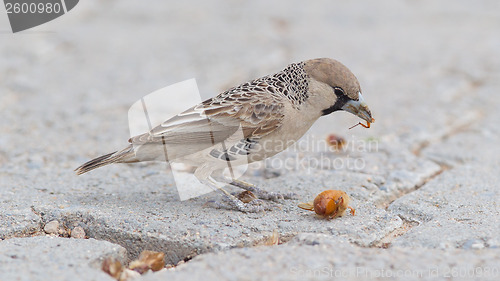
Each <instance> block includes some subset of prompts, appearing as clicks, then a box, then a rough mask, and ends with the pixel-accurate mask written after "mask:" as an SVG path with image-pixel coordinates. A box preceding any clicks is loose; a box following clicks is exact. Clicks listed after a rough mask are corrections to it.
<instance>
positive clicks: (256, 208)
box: [206, 196, 279, 213]
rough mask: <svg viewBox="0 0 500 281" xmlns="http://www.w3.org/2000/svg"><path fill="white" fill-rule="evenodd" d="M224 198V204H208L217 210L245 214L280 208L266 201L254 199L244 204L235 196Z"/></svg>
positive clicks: (216, 202) (213, 202) (214, 202)
mask: <svg viewBox="0 0 500 281" xmlns="http://www.w3.org/2000/svg"><path fill="white" fill-rule="evenodd" d="M222 198H223V200H222V202H221V201H210V202H207V204H208V205H211V206H212V207H214V208H217V209H229V210H238V211H240V212H243V213H260V212H264V211H271V210H273V209H276V208H279V207H278V206H275V205H273V204H270V203H268V202H265V201H264V200H261V199H254V200H252V201H250V202H248V203H244V202H242V201H240V200H239V199H237V198H236V197H234V196H231V197H229V196H224V197H222ZM207 204H206V205H207Z"/></svg>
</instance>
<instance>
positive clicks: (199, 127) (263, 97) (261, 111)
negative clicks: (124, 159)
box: [129, 82, 284, 146]
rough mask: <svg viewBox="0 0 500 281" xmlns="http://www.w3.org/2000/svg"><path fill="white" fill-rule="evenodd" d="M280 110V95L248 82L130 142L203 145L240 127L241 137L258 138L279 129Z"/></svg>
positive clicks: (225, 136) (223, 138) (213, 142)
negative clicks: (256, 88)
mask: <svg viewBox="0 0 500 281" xmlns="http://www.w3.org/2000/svg"><path fill="white" fill-rule="evenodd" d="M260 84H262V82H260ZM245 86H246V87H245ZM283 111H284V105H283V102H282V101H281V100H280V98H279V96H277V95H275V94H273V93H269V92H267V91H262V90H261V91H259V90H257V91H255V85H252V84H251V83H248V84H244V85H242V86H240V87H236V88H233V89H230V90H228V91H226V92H224V93H222V94H220V95H218V96H217V97H215V98H212V99H209V100H206V101H204V102H203V103H201V104H199V105H197V106H195V107H192V108H190V109H188V110H186V111H184V112H182V113H180V114H178V115H176V116H174V117H172V118H170V119H169V120H167V121H165V122H163V123H162V124H161V125H159V126H157V127H155V128H153V129H152V130H151V131H150V132H149V133H146V134H143V135H139V136H136V137H133V138H131V139H130V140H129V142H131V143H132V144H145V143H166V144H186V145H193V144H200V145H202V146H206V145H207V144H212V145H213V144H216V143H219V142H222V141H224V140H226V139H227V138H228V137H230V136H231V135H233V134H234V133H235V132H236V131H237V130H238V129H239V128H240V127H241V129H242V132H243V137H244V138H253V139H256V138H261V137H263V136H265V135H267V134H269V133H271V132H272V131H274V130H276V129H277V128H279V127H280V126H281V124H282V122H283V117H284V113H283ZM203 144H204V145H203Z"/></svg>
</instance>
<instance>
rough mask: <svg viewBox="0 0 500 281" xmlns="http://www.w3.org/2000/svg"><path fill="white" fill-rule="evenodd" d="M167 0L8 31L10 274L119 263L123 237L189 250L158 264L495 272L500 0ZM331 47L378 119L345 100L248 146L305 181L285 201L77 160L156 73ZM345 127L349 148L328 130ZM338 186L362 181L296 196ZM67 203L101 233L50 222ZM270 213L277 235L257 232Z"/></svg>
mask: <svg viewBox="0 0 500 281" xmlns="http://www.w3.org/2000/svg"><path fill="white" fill-rule="evenodd" d="M151 5H153V4H151ZM155 5H158V6H146V5H142V4H138V2H137V3H136V2H132V1H96V2H93V3H83V2H82V3H79V4H78V6H77V7H76V8H75V9H73V10H72V11H71V12H70V13H68V14H67V15H65V16H63V17H60V18H58V19H57V20H55V21H53V22H50V23H47V24H46V25H43V26H40V27H37V28H35V29H33V30H32V31H30V32H26V33H21V34H16V35H13V34H9V32H3V33H1V34H0V37H2V40H1V44H0V50H1V51H2V52H3V54H4V56H3V58H2V60H0V92H1V94H0V112H1V117H2V118H0V132H1V134H0V239H1V241H0V280H1V281H3V280H13V279H19V280H36V279H38V278H39V279H40V280H41V279H43V280H45V279H48V278H52V279H54V278H56V276H77V277H74V278H75V279H81V280H94V279H95V280H104V278H106V275H104V274H102V273H101V272H99V270H96V268H98V266H97V267H96V266H95V264H94V263H93V261H95V260H100V258H102V257H104V256H106V255H107V254H109V252H107V250H106V249H110V248H109V247H111V248H113V247H114V248H113V249H115V250H113V251H115V252H113V253H114V254H113V255H116V257H119V258H120V259H122V260H131V259H133V258H136V257H137V256H138V255H139V253H140V252H141V251H143V250H154V251H162V252H165V254H166V255H165V262H166V263H168V264H174V265H176V264H178V263H181V264H182V265H179V266H177V267H175V268H173V269H169V270H164V271H162V272H158V273H154V274H148V275H146V276H143V277H142V278H143V279H145V280H163V279H167V278H168V279H169V280H185V279H186V278H187V277H189V278H190V279H214V280H241V279H251V280H266V279H267V280H292V279H295V280H297V279H300V280H312V279H331V278H332V277H336V275H334V274H341V276H340V277H341V278H342V279H344V280H366V279H369V278H374V279H377V278H378V279H386V278H391V279H405V280H413V279H417V278H419V277H423V278H424V279H430V280H433V279H436V280H442V279H444V278H447V279H454V280H471V279H474V280H498V278H499V277H500V272H499V270H500V268H499V266H498V260H499V253H500V252H499V247H500V235H499V233H500V223H499V215H500V209H499V206H498V202H500V191H499V188H498V182H499V180H500V176H499V174H498V166H499V164H500V160H499V159H500V158H499V155H500V153H499V148H498V145H497V143H498V139H500V127H499V126H498V125H497V124H496V122H495V120H498V118H499V117H500V113H499V111H498V107H499V106H500V99H499V98H498V94H497V93H498V90H499V89H500V82H499V81H500V80H499V79H498V78H499V77H500V51H499V50H500V38H499V37H498V36H497V35H496V33H497V30H498V28H499V27H500V18H499V17H498V12H497V11H498V10H499V8H500V6H499V4H498V3H497V2H496V1H480V2H478V3H472V2H471V3H469V2H467V1H453V2H452V1H444V2H443V1H441V2H435V1H419V2H413V1H391V0H385V1H382V2H380V1H378V2H376V3H364V4H363V5H361V4H359V3H354V2H353V3H345V2H331V1H318V2H313V3H307V4H305V3H302V2H301V3H297V4H295V5H294V4H290V3H289V1H278V2H273V3H272V4H271V3H268V2H264V1H257V2H252V3H239V2H238V3H236V2H228V1H222V0H221V1H214V2H213V3H212V2H210V3H209V2H202V1H198V2H196V3H192V2H185V3H184V2H183V3H176V4H175V5H164V6H163V5H161V6H160V4H155ZM221 7H224V8H221ZM283 7H286V9H283ZM0 27H1V30H3V31H7V30H8V23H7V21H6V18H5V20H4V21H3V22H0ZM339 38H340V39H341V40H339ZM123 46H126V48H124V47H123ZM200 46H203V47H202V48H200ZM323 56H327V57H334V58H336V59H339V60H340V61H342V62H343V63H345V64H346V65H348V66H349V67H350V68H351V70H352V71H353V72H354V73H355V74H356V75H357V76H358V78H359V80H360V83H361V85H362V88H363V93H364V96H365V99H366V101H367V103H368V104H369V106H370V108H371V110H372V112H373V113H374V117H375V119H376V122H375V123H374V124H372V127H371V128H370V129H364V128H361V127H356V128H354V129H352V130H348V128H349V127H351V126H352V125H354V124H356V123H357V122H358V120H357V119H356V118H355V117H354V116H350V115H349V114H347V113H334V114H332V115H330V116H327V117H323V118H321V119H320V120H319V121H318V122H317V123H316V124H315V125H314V126H313V128H311V130H310V131H309V132H308V134H307V135H306V136H304V138H303V139H302V142H300V143H299V144H298V145H297V146H295V147H294V148H292V149H289V150H287V151H285V152H283V153H281V154H279V155H277V156H276V157H274V158H272V159H269V160H268V161H266V162H265V164H255V165H253V166H252V167H251V169H249V171H248V172H247V173H246V175H245V180H248V181H251V182H253V183H256V184H258V185H259V186H261V187H263V188H264V189H266V190H269V191H285V192H295V193H296V194H297V195H298V199H296V200H289V201H284V202H281V203H280V204H277V206H278V207H279V208H276V209H275V210H273V211H268V212H265V213H258V214H244V213H240V212H236V211H230V210H219V209H213V208H210V207H206V206H205V203H206V202H207V201H210V200H216V199H217V198H220V195H219V194H215V193H212V194H207V195H205V196H202V197H199V198H195V199H190V200H187V201H183V202H180V201H179V199H178V195H177V192H176V189H175V184H174V182H173V178H172V175H171V173H170V171H169V169H168V167H167V166H166V164H164V163H146V164H135V165H124V164H122V165H113V166H109V167H105V168H102V169H99V170H96V171H93V172H91V173H89V174H86V175H83V176H80V177H77V176H75V175H74V173H73V169H74V168H75V167H77V166H78V165H80V164H81V163H83V162H85V161H87V160H89V159H90V158H92V157H96V156H98V155H101V154H104V153H108V152H111V151H114V150H116V149H119V148H121V147H122V146H124V145H125V144H126V140H127V139H128V137H129V136H128V123H127V111H128V108H129V106H130V105H132V104H133V103H134V102H135V101H137V100H138V99H140V98H141V97H142V96H144V95H146V94H148V93H150V92H152V91H154V90H156V89H158V88H161V87H164V86H167V85H170V84H173V83H175V82H179V81H182V80H185V79H189V78H192V77H195V78H196V79H197V83H198V86H199V88H200V91H201V94H202V96H203V98H207V97H210V96H213V95H215V94H216V93H218V92H220V91H222V90H224V89H226V88H228V87H231V86H234V85H236V84H239V83H241V82H244V81H246V80H248V79H252V78H255V77H258V76H262V75H265V74H268V73H271V72H274V71H277V70H280V69H281V68H282V67H284V66H285V65H287V64H288V63H290V62H292V61H300V60H304V59H309V58H314V57H323ZM332 133H333V134H335V135H339V136H343V137H344V138H345V139H346V140H347V141H348V145H347V146H346V148H345V150H341V151H332V150H331V149H330V148H329V147H328V146H325V145H324V140H325V139H326V137H327V135H329V134H332ZM325 189H341V190H344V191H345V192H347V193H348V194H349V195H350V197H351V198H352V203H351V205H352V206H353V207H354V208H356V216H351V215H346V216H345V217H342V218H340V219H336V220H331V221H327V220H323V219H318V218H316V217H315V216H314V215H313V214H311V213H310V212H307V211H304V210H301V209H299V208H298V207H297V204H298V203H299V202H305V201H310V200H312V199H313V198H314V197H315V196H316V194H318V193H319V192H321V191H323V190H325ZM230 191H237V189H231V190H230ZM52 220H57V221H59V222H60V224H61V225H62V226H63V227H65V228H68V229H72V228H74V227H76V226H81V227H82V228H83V229H84V230H85V233H86V236H87V237H89V238H90V239H85V240H76V239H70V238H63V237H44V236H45V235H46V234H45V233H44V231H43V228H44V226H45V224H47V223H48V222H50V221H52ZM275 230H277V231H278V233H279V234H280V237H281V242H282V244H281V245H278V246H262V244H265V242H264V241H266V240H267V239H268V238H269V237H270V236H271V235H272V233H273V231H275ZM109 242H111V243H113V244H110V243H109ZM57 245H64V246H61V247H59V246H57ZM121 247H123V248H121ZM116 249H120V250H116ZM125 249H126V252H125ZM87 251H96V252H95V253H94V254H92V255H86V254H85V253H87ZM40 253H43V254H40ZM71 253H74V254H71ZM80 254H81V255H80ZM14 256H16V257H19V256H23V257H24V258H23V259H19V258H14ZM227 261H231V262H230V263H228V262H227ZM89 264H92V266H94V267H92V266H90V265H89ZM55 267H58V270H57V271H55V272H54V273H52V272H51V271H50V270H45V269H44V268H49V269H50V268H55ZM27 268H29V269H27ZM34 273H38V275H34ZM384 274H385V275H384ZM391 274H392V275H391ZM467 274H469V275H467ZM420 275H421V276H420ZM337 277H338V276H337ZM66 279H67V278H66ZM108 279H110V278H108Z"/></svg>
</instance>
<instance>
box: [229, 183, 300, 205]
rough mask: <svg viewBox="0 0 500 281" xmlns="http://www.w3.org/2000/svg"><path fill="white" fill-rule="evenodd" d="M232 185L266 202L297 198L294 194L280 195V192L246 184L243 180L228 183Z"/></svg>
mask: <svg viewBox="0 0 500 281" xmlns="http://www.w3.org/2000/svg"><path fill="white" fill-rule="evenodd" d="M228 183H229V184H230V185H234V186H236V187H239V188H242V189H244V190H248V191H251V192H253V193H254V194H255V196H257V198H260V199H265V200H272V201H278V200H283V199H293V198H294V197H295V194H294V193H283V194H281V193H278V192H270V191H265V190H262V189H260V188H258V187H257V186H255V185H253V184H251V183H248V182H244V181H242V180H237V179H231V180H229V181H228Z"/></svg>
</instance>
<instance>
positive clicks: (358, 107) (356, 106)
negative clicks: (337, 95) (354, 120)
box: [342, 93, 375, 123]
mask: <svg viewBox="0 0 500 281" xmlns="http://www.w3.org/2000/svg"><path fill="white" fill-rule="evenodd" d="M358 96H359V99H358V100H357V101H355V100H350V101H348V102H347V103H346V104H344V106H342V110H344V111H347V112H350V113H352V114H354V115H356V116H358V117H359V118H361V119H363V120H365V121H367V122H369V123H373V122H375V119H373V117H372V113H371V111H370V109H369V108H368V105H366V103H365V100H364V99H363V96H362V95H361V93H359V94H358Z"/></svg>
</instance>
